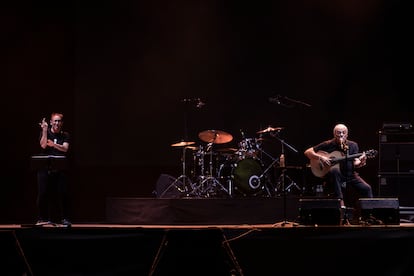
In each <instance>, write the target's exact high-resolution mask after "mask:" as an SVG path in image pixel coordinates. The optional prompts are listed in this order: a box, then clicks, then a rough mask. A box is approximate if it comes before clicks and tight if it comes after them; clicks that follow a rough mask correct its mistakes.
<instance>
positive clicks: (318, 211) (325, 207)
mask: <svg viewBox="0 0 414 276" xmlns="http://www.w3.org/2000/svg"><path fill="white" fill-rule="evenodd" d="M341 219H342V213H341V202H340V199H332V198H316V199H313V198H301V199H299V220H300V223H301V224H303V225H316V224H318V225H339V224H341Z"/></svg>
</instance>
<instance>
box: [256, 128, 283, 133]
mask: <svg viewBox="0 0 414 276" xmlns="http://www.w3.org/2000/svg"><path fill="white" fill-rule="evenodd" d="M282 129H283V128H282V127H267V128H265V129H262V130H259V131H258V132H256V133H258V134H260V133H267V132H275V131H281V130H282Z"/></svg>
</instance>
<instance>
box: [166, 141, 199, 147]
mask: <svg viewBox="0 0 414 276" xmlns="http://www.w3.org/2000/svg"><path fill="white" fill-rule="evenodd" d="M194 144H195V142H186V141H181V142H178V143H175V144H171V147H185V146H189V145H194Z"/></svg>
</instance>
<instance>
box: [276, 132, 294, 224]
mask: <svg viewBox="0 0 414 276" xmlns="http://www.w3.org/2000/svg"><path fill="white" fill-rule="evenodd" d="M272 136H273V137H275V138H276V139H277V140H279V142H280V143H281V156H282V155H283V158H284V155H285V152H284V151H285V150H284V146H286V147H288V148H289V149H290V150H291V151H293V152H294V153H298V150H297V149H295V148H294V147H293V146H291V145H289V144H288V143H286V142H285V141H284V140H283V139H281V138H280V137H278V136H277V134H273V135H272ZM283 163H284V162H283ZM279 165H280V158H279ZM281 168H282V173H281V183H282V191H283V221H282V222H278V223H275V224H273V227H276V226H286V225H292V226H297V225H298V224H297V223H293V222H289V221H288V220H287V215H286V209H287V203H286V202H287V199H286V188H285V171H286V165H285V164H282V166H281Z"/></svg>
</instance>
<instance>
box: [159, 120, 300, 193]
mask: <svg viewBox="0 0 414 276" xmlns="http://www.w3.org/2000/svg"><path fill="white" fill-rule="evenodd" d="M282 129H283V128H281V127H270V126H269V127H267V128H265V129H262V130H259V131H257V132H256V133H257V134H258V136H259V138H246V137H245V136H244V133H243V132H242V140H241V141H240V142H239V143H238V147H237V148H231V147H222V146H221V145H225V144H227V143H229V142H232V141H233V135H231V134H230V133H228V132H225V131H222V130H215V129H209V130H205V131H202V132H200V133H198V138H199V139H200V140H201V141H202V142H203V144H202V145H198V146H197V145H196V142H194V141H180V142H178V143H174V144H171V147H176V148H181V149H182V158H181V165H182V174H181V175H180V176H179V177H178V178H177V179H176V180H175V181H174V182H173V183H171V185H169V187H168V188H167V189H166V190H165V191H164V192H163V193H162V194H161V196H160V197H163V195H164V194H165V193H166V192H167V191H168V190H171V189H175V190H176V191H177V192H178V193H179V194H180V195H181V196H182V197H197V198H212V197H214V198H217V197H219V198H222V197H224V198H226V197H238V196H239V197H247V196H267V197H271V196H274V195H277V192H278V191H280V189H281V188H283V189H284V186H285V185H284V179H288V180H290V181H291V183H290V184H289V188H290V189H291V190H293V188H296V189H298V190H300V189H301V188H300V187H299V186H298V185H297V184H296V183H294V182H293V181H292V180H291V179H290V178H289V177H286V175H285V174H284V171H285V170H282V172H283V175H281V177H280V178H279V180H280V179H282V178H283V179H282V181H283V183H282V184H283V187H281V185H280V184H281V181H279V182H278V183H277V184H276V185H274V184H273V183H272V180H271V177H270V173H272V172H273V171H270V170H271V169H273V168H274V167H281V164H280V161H281V160H280V158H279V157H277V158H274V157H273V156H272V155H271V154H269V153H267V152H266V151H265V150H264V149H263V147H262V142H263V141H264V140H265V139H263V138H262V137H263V135H265V134H269V135H270V136H272V137H276V138H277V139H278V140H279V141H280V142H281V145H282V154H284V152H283V149H284V146H285V145H287V146H289V147H291V146H290V145H289V144H286V142H284V141H283V140H282V139H280V138H279V137H278V133H279V132H280V131H281V130H282ZM187 150H191V151H192V159H193V162H192V168H191V170H188V169H187V162H186V152H187ZM263 156H266V157H268V158H267V159H268V160H270V163H269V164H266V165H265V162H264V161H263ZM282 165H283V167H284V164H282ZM187 171H189V172H190V174H189V175H187V174H186V173H187Z"/></svg>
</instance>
